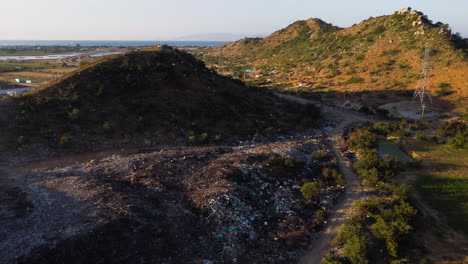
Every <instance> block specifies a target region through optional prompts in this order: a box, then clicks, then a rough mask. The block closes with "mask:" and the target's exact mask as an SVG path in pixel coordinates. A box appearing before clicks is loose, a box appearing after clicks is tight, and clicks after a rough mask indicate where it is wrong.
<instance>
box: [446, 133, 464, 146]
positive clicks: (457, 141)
mask: <svg viewBox="0 0 468 264" xmlns="http://www.w3.org/2000/svg"><path fill="white" fill-rule="evenodd" d="M466 142H467V135H463V134H462V133H458V134H457V135H456V136H454V137H452V138H450V139H449V140H448V143H449V144H450V145H452V146H454V147H456V148H460V149H464V148H466V145H467V144H466Z"/></svg>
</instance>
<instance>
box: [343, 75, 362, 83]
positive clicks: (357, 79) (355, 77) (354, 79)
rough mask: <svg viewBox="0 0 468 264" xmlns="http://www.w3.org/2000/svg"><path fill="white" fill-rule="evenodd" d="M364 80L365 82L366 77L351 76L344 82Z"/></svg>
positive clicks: (360, 81)
mask: <svg viewBox="0 0 468 264" xmlns="http://www.w3.org/2000/svg"><path fill="white" fill-rule="evenodd" d="M363 82H364V78H362V77H359V76H352V77H351V78H349V79H348V80H346V81H345V82H344V84H352V83H363Z"/></svg>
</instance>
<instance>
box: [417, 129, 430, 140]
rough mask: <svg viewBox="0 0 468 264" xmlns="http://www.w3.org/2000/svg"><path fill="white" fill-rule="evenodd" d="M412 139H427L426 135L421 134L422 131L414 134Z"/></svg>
mask: <svg viewBox="0 0 468 264" xmlns="http://www.w3.org/2000/svg"><path fill="white" fill-rule="evenodd" d="M414 137H415V138H416V139H419V140H426V139H427V136H426V134H424V132H422V131H418V132H417V133H416V135H414Z"/></svg>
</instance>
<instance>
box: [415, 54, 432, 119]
mask: <svg viewBox="0 0 468 264" xmlns="http://www.w3.org/2000/svg"><path fill="white" fill-rule="evenodd" d="M431 52H432V47H430V46H426V51H425V54H424V66H423V70H422V73H421V77H420V78H419V81H418V86H417V87H416V90H415V91H414V96H413V99H414V98H418V99H419V102H420V103H421V115H422V116H424V112H425V110H426V97H427V98H428V99H429V101H430V102H431V103H432V98H431V93H430V92H429V70H430V69H431Z"/></svg>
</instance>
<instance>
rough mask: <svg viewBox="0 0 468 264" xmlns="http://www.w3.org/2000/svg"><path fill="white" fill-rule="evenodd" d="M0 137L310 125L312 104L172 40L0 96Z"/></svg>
mask: <svg viewBox="0 0 468 264" xmlns="http://www.w3.org/2000/svg"><path fill="white" fill-rule="evenodd" d="M0 108H2V113H3V114H2V115H1V120H0V124H1V127H2V131H1V132H2V138H1V139H2V142H1V143H2V144H4V147H5V144H8V143H10V145H13V146H14V145H25V144H30V143H41V144H44V145H47V146H53V147H66V146H73V148H74V149H79V147H78V145H80V146H82V147H83V148H89V147H93V146H96V145H97V146H102V145H106V144H114V143H115V144H119V145H126V144H146V145H151V144H159V143H170V144H172V143H183V142H187V141H190V142H192V143H196V142H203V143H204V142H209V141H219V140H222V139H229V138H231V137H233V136H241V137H245V136H252V135H254V134H257V135H259V134H260V135H261V134H270V133H275V132H279V131H282V130H284V129H288V130H289V129H291V127H293V126H297V125H298V124H308V125H310V124H312V121H313V118H314V117H316V116H317V114H318V112H316V111H315V110H314V109H313V107H309V108H307V109H306V108H304V107H301V106H297V105H293V104H290V103H287V102H283V101H281V100H280V99H278V98H276V97H275V96H273V95H271V94H269V93H268V92H266V91H265V90H264V89H255V88H253V89H251V88H248V87H247V86H245V85H244V84H243V83H242V82H240V81H236V80H232V79H230V78H226V77H222V76H219V75H217V74H216V73H214V72H212V71H210V70H208V69H207V68H206V67H205V66H204V64H203V62H201V61H198V60H196V59H195V58H194V57H193V56H191V55H189V54H188V53H185V52H181V51H178V50H174V49H172V48H170V47H163V48H160V49H156V48H155V49H153V50H147V51H137V52H131V53H127V54H124V55H118V56H115V57H112V58H110V59H105V60H102V61H100V62H98V63H96V64H94V65H90V66H88V67H86V68H84V69H81V70H79V71H77V72H74V73H72V74H70V75H68V76H65V77H64V78H62V79H61V80H59V81H57V82H56V83H52V84H51V85H49V86H47V87H44V88H42V89H40V90H38V91H35V92H32V93H30V94H27V95H25V96H21V97H19V98H8V99H4V100H2V101H1V104H0Z"/></svg>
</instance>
